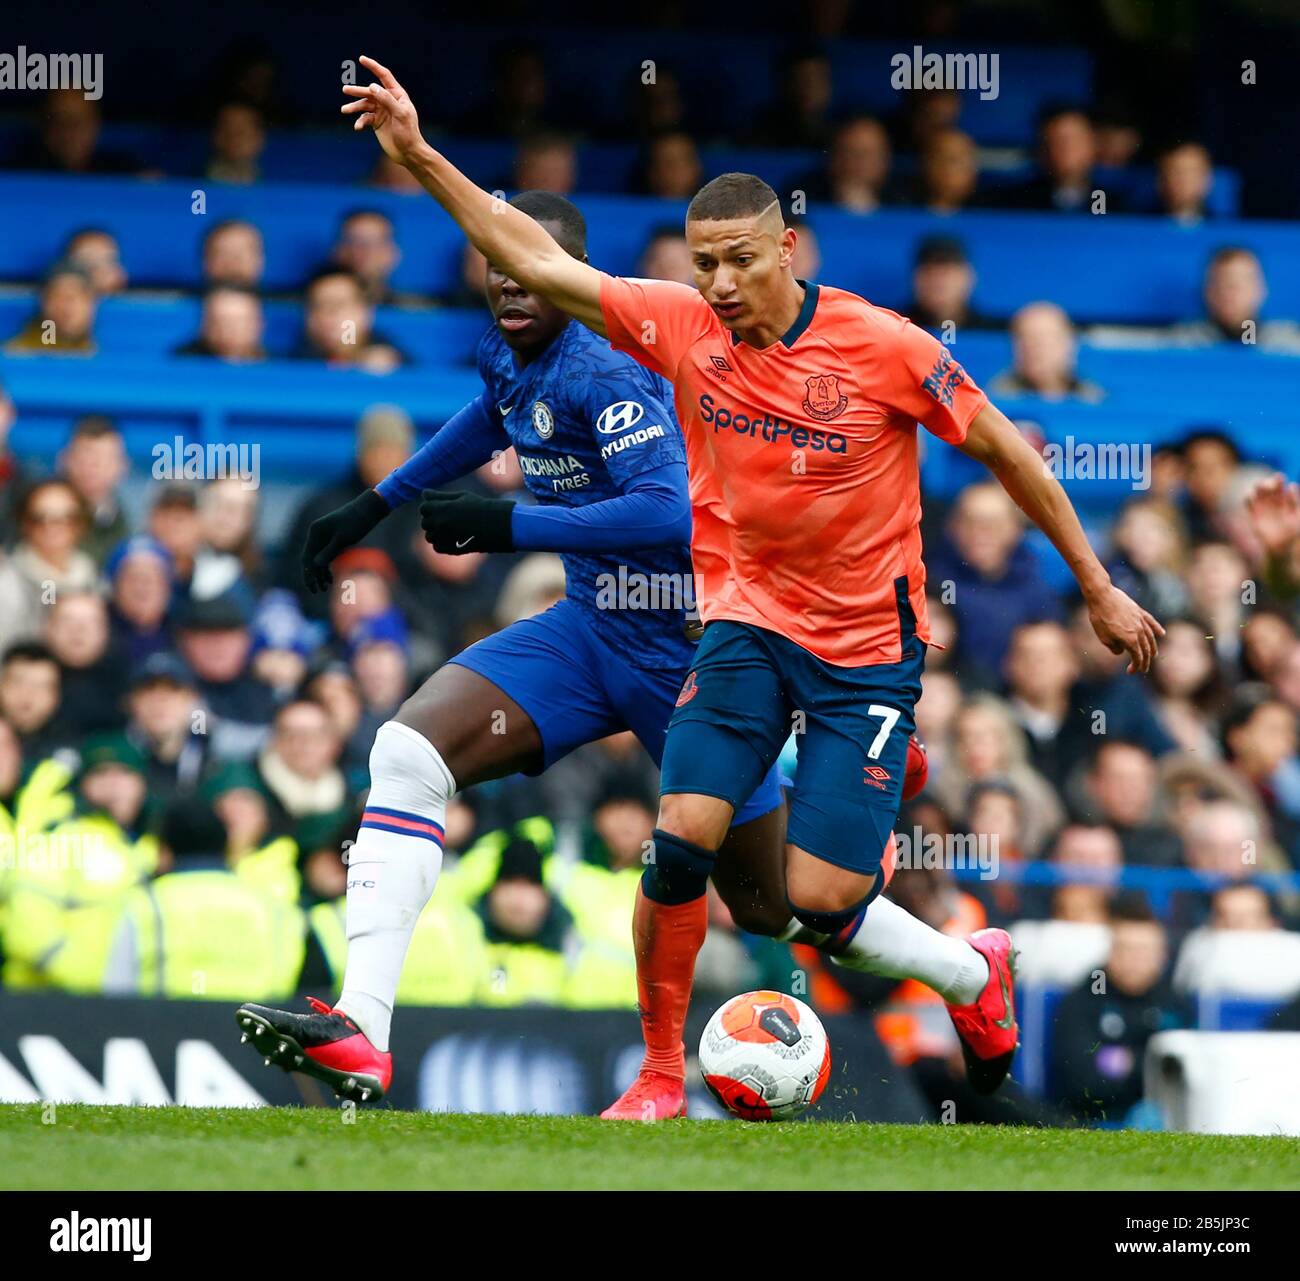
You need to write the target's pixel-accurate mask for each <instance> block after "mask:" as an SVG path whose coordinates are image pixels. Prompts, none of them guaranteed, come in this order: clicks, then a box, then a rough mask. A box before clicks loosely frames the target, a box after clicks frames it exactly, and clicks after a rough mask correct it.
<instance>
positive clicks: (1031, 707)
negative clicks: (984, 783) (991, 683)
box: [1005, 619, 1092, 789]
mask: <svg viewBox="0 0 1300 1281" xmlns="http://www.w3.org/2000/svg"><path fill="white" fill-rule="evenodd" d="M1005 670H1006V677H1007V686H1008V694H1009V696H1010V702H1011V710H1012V713H1013V714H1014V715H1015V718H1016V720H1017V721H1018V722H1019V723H1020V728H1021V729H1023V730H1024V731H1025V735H1026V738H1027V740H1028V743H1029V763H1030V764H1031V765H1032V766H1033V767H1034V768H1035V769H1036V770H1038V772H1039V773H1040V774H1042V775H1043V776H1044V777H1045V778H1046V779H1047V780H1048V781H1049V782H1050V783H1052V784H1053V785H1054V786H1055V787H1056V788H1058V789H1059V788H1061V787H1063V786H1064V784H1065V779H1066V776H1067V775H1068V774H1069V772H1070V769H1071V768H1072V767H1073V766H1074V765H1075V764H1077V763H1078V761H1079V758H1080V756H1081V755H1082V754H1084V753H1086V752H1087V751H1089V750H1090V748H1091V746H1092V744H1091V743H1090V742H1089V741H1088V740H1089V737H1090V735H1089V732H1088V731H1089V724H1088V721H1089V717H1088V715H1087V710H1086V709H1085V708H1083V707H1080V706H1079V705H1078V703H1077V701H1076V700H1075V699H1074V698H1072V697H1071V694H1072V692H1073V691H1074V688H1075V686H1076V684H1077V682H1078V680H1079V677H1080V674H1081V673H1080V667H1079V660H1078V656H1077V655H1076V654H1075V652H1074V648H1073V646H1072V645H1071V644H1070V634H1069V632H1067V631H1066V630H1065V628H1064V627H1063V626H1062V625H1061V624H1060V623H1057V622H1052V621H1050V620H1046V619H1045V620H1043V621H1042V622H1037V623H1025V624H1023V625H1021V626H1020V627H1017V628H1016V630H1015V631H1014V632H1013V633H1012V636H1011V647H1010V648H1009V649H1008V650H1007V657H1006V663H1005Z"/></svg>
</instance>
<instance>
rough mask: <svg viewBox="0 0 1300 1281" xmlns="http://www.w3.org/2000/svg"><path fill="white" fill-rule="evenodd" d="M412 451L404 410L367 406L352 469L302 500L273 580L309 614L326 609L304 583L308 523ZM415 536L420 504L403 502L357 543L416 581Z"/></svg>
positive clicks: (410, 429)
mask: <svg viewBox="0 0 1300 1281" xmlns="http://www.w3.org/2000/svg"><path fill="white" fill-rule="evenodd" d="M414 451H415V427H414V424H412V422H411V419H410V418H409V416H408V415H407V413H406V411H405V410H403V409H400V408H398V407H397V406H396V405H372V406H371V408H369V409H368V410H366V412H365V413H364V414H363V415H362V416H361V419H360V421H359V422H358V423H357V435H356V453H355V461H354V463H353V466H352V469H351V470H350V471H349V472H348V473H347V474H346V475H344V476H341V477H339V478H337V479H336V480H334V481H332V482H330V483H327V484H325V485H323V486H321V487H320V488H319V489H317V490H315V491H314V492H312V493H310V494H308V496H307V497H306V498H305V499H304V500H303V503H302V505H301V506H300V507H299V508H298V512H297V515H296V516H295V517H294V519H293V522H292V524H291V525H290V527H289V530H288V532H287V533H286V535H285V538H284V542H283V544H282V546H283V556H282V559H281V562H280V566H279V571H278V573H277V574H276V581H277V582H278V583H279V584H280V585H281V586H283V587H287V588H289V589H290V590H291V591H292V592H293V593H294V594H295V595H296V596H297V597H298V600H299V603H300V605H301V607H302V609H303V612H304V613H305V614H306V615H307V616H308V617H309V618H323V617H324V615H325V609H326V602H325V601H324V600H323V599H322V598H321V597H319V596H312V595H310V594H309V593H308V592H307V590H306V588H305V587H304V586H303V579H302V549H303V547H304V545H305V544H306V542H307V531H308V530H309V529H310V528H311V524H312V522H313V521H314V520H317V519H318V518H319V517H321V516H325V515H327V514H328V513H330V512H332V511H334V510H336V509H337V508H339V507H342V506H343V504H344V503H349V502H351V501H352V500H353V499H354V498H355V497H356V496H357V495H358V494H359V493H361V491H362V490H363V489H373V488H374V487H375V486H376V485H377V484H379V482H380V481H381V480H383V479H384V477H385V476H387V475H388V474H389V472H391V471H393V470H394V469H395V468H397V467H399V466H401V464H402V463H404V462H405V461H406V460H407V459H408V458H409V457H410V456H411V454H412V453H413V452H414ZM417 539H418V540H419V543H420V544H421V545H422V546H425V547H427V546H428V544H427V543H425V542H424V537H423V533H422V531H421V530H420V513H419V504H418V503H408V504H407V505H406V506H405V507H402V508H399V509H398V510H397V511H395V512H393V513H392V514H391V515H390V516H388V517H387V518H386V519H385V520H383V521H381V522H380V523H379V524H378V525H377V526H375V528H374V529H373V530H371V532H370V533H369V534H368V535H367V536H366V538H364V539H363V540H362V541H361V543H360V544H359V546H361V547H376V548H381V549H382V550H383V551H384V552H385V553H386V554H387V556H388V559H389V561H390V562H391V563H393V564H395V565H398V566H400V567H401V569H400V570H399V572H401V573H403V574H405V575H407V576H409V577H410V578H411V579H412V580H413V581H418V580H419V579H420V578H421V577H422V575H420V573H419V570H418V569H417V568H415V567H414V561H413V556H412V552H411V548H412V546H413V544H414V542H415V540H417ZM429 550H430V551H432V548H430V549H429ZM465 559H472V558H468V557H467V558H465Z"/></svg>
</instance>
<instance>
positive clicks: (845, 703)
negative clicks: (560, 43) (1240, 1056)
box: [343, 58, 1163, 1120]
mask: <svg viewBox="0 0 1300 1281" xmlns="http://www.w3.org/2000/svg"><path fill="white" fill-rule="evenodd" d="M361 61H362V65H364V66H366V67H368V68H369V69H370V71H371V72H372V73H373V74H374V75H375V77H376V81H375V83H372V84H370V85H366V86H346V87H345V88H344V91H343V92H344V94H345V95H347V96H348V97H349V98H350V99H351V101H350V102H348V103H347V104H345V105H344V107H343V111H344V112H345V113H347V114H350V115H353V116H354V117H355V122H356V127H357V128H358V129H364V128H369V129H372V130H373V131H374V132H375V134H376V136H377V137H378V140H379V142H380V144H381V146H382V147H383V148H384V150H385V152H386V153H387V154H388V155H389V156H390V157H391V158H392V159H394V160H396V161H398V162H399V163H401V164H403V165H405V166H406V167H407V168H408V169H409V170H410V171H411V173H413V174H414V175H415V177H416V178H417V179H418V180H419V181H420V183H421V184H422V185H423V186H424V188H425V189H426V190H427V191H428V192H429V193H430V194H431V195H432V196H433V197H434V198H435V199H436V200H437V201H438V202H439V203H440V204H441V205H442V206H443V208H444V209H446V210H447V212H448V213H449V214H451V216H452V217H453V218H454V219H455V220H456V222H457V223H459V225H460V226H461V228H462V229H463V230H464V232H465V234H466V235H467V236H468V237H469V239H470V240H471V241H472V242H473V243H474V244H475V245H476V246H477V247H478V249H479V250H480V251H481V252H482V253H483V254H484V255H485V256H486V258H487V259H488V261H489V262H491V263H493V264H495V265H496V266H497V267H499V268H500V269H502V270H504V271H506V272H507V273H508V274H509V275H510V276H511V277H512V278H513V279H515V280H517V281H519V282H520V283H521V284H522V285H524V286H525V287H526V288H527V289H529V290H530V291H531V292H533V293H535V294H538V295H540V296H542V297H545V298H547V299H549V300H550V301H551V302H553V303H554V304H555V305H557V306H558V307H560V308H561V309H563V310H564V311H566V312H568V313H569V314H570V315H571V316H574V317H575V318H576V319H578V320H579V321H581V322H582V323H583V324H585V325H587V326H588V327H589V328H591V329H593V330H595V331H596V332H597V333H600V334H603V335H605V336H607V337H608V338H609V340H610V342H611V344H612V345H613V346H614V347H616V348H618V349H620V350H623V351H626V352H628V353H629V354H631V355H632V356H633V357H635V358H636V359H637V360H639V361H641V362H642V363H643V364H645V365H647V366H648V367H649V368H651V369H653V370H655V371H656V372H657V373H660V374H662V375H663V376H664V377H666V378H668V379H670V380H671V381H672V383H673V386H674V392H675V401H676V407H677V416H678V419H679V421H680V422H681V424H682V429H683V432H684V435H685V439H686V446H687V462H688V468H689V472H690V495H691V507H692V517H693V524H694V531H693V535H692V542H691V555H692V560H693V562H694V570H695V574H696V577H697V579H698V580H699V581H700V583H701V592H700V595H701V600H700V609H701V615H702V617H703V619H704V621H705V624H706V627H705V631H704V637H703V639H702V640H701V642H700V646H699V650H698V652H697V655H696V662H695V665H694V667H693V669H692V671H691V672H690V673H689V675H688V676H687V678H686V681H685V683H684V685H683V687H682V692H681V694H680V696H679V698H678V706H677V711H676V713H675V715H674V717H673V721H672V724H671V726H670V729H669V733H668V742H667V747H666V749H665V753H664V760H663V779H662V787H661V793H662V795H661V800H660V809H659V819H658V826H657V827H656V830H655V835H654V857H653V859H652V860H651V861H650V863H649V864H648V866H647V868H646V872H645V875H644V877H643V879H642V884H641V892H640V894H639V896H638V901H637V908H636V915H635V921H634V935H635V942H636V951H637V970H638V983H639V993H640V1003H641V1014H642V1029H643V1032H644V1034H645V1039H646V1056H645V1060H644V1062H643V1066H642V1070H641V1073H640V1075H639V1076H638V1078H637V1079H636V1081H635V1082H633V1084H632V1085H631V1086H630V1087H629V1089H628V1090H627V1091H626V1092H625V1093H624V1095H623V1096H622V1098H620V1099H619V1100H618V1101H617V1102H616V1103H615V1104H614V1105H613V1106H612V1107H611V1108H609V1109H608V1110H607V1111H606V1112H605V1114H604V1115H606V1116H609V1117H613V1118H620V1119H621V1118H626V1119H636V1120H656V1119H659V1118H662V1117H670V1116H679V1115H682V1114H683V1112H684V1110H685V1093H684V1088H683V1078H684V1074H685V1072H684V1069H685V1055H684V1049H683V1046H682V1041H681V1034H682V1027H683V1024H684V1020H685V1015H686V1006H687V1003H688V1001H689V997H690V987H691V980H692V976H693V973H694V963H695V955H696V952H697V951H698V949H699V947H700V944H701V943H702V941H703V938H704V932H705V926H706V912H705V899H704V892H705V888H706V885H707V880H708V877H709V875H710V873H711V871H712V870H713V866H714V860H715V857H716V851H717V850H718V847H719V845H720V844H721V842H722V840H723V837H724V836H725V834H726V831H727V827H728V824H729V822H730V820H731V816H732V814H733V812H734V810H735V808H736V806H737V804H739V802H740V801H741V800H743V798H744V797H746V796H747V795H748V794H749V792H750V791H752V790H753V787H754V785H755V784H756V782H757V780H758V779H760V778H761V777H762V776H763V773H764V772H765V771H766V770H767V769H768V767H769V766H770V765H771V763H772V761H773V760H774V759H775V758H776V754H777V753H778V752H779V750H780V748H781V746H782V744H783V743H784V741H785V739H786V737H787V735H788V734H789V733H790V731H791V728H792V724H794V725H795V726H799V727H801V729H802V732H801V734H800V737H799V767H798V778H797V783H796V787H795V789H794V792H793V797H792V800H791V803H790V807H789V820H788V827H787V833H786V837H787V845H786V851H785V894H786V898H787V903H788V910H784V911H782V912H781V913H780V915H782V917H783V919H784V920H785V921H786V922H788V925H787V926H786V927H785V928H784V929H782V928H780V927H776V928H774V929H773V930H772V932H773V933H775V934H777V935H778V936H779V937H783V938H788V939H791V940H792V941H811V942H813V943H815V944H816V945H818V946H821V947H822V948H824V949H825V950H827V951H829V952H831V953H832V954H833V955H834V956H835V958H836V959H837V960H838V961H839V962H840V963H841V964H845V965H849V966H852V967H854V968H860V969H866V970H869V971H871V972H873V973H878V974H883V975H887V976H891V977H898V978H905V977H912V978H917V979H919V980H921V981H922V982H925V983H926V984H927V985H929V986H930V987H932V988H934V989H935V990H936V991H937V992H939V994H940V995H941V996H942V997H943V998H944V1000H945V1001H946V1002H947V1005H948V1009H949V1013H950V1015H951V1017H952V1021H953V1023H954V1026H955V1027H956V1029H957V1034H958V1037H959V1039H960V1042H961V1047H962V1051H963V1054H964V1056H965V1059H966V1064H967V1072H968V1077H969V1079H970V1081H971V1083H972V1084H973V1085H974V1086H975V1088H977V1089H980V1090H984V1091H988V1090H992V1089H995V1088H996V1087H997V1086H998V1084H1000V1083H1001V1081H1002V1080H1003V1078H1004V1077H1005V1075H1006V1073H1007V1071H1008V1069H1009V1067H1010V1063H1011V1059H1012V1056H1013V1054H1014V1051H1015V1047H1016V1040H1017V1030H1016V1021H1015V1012H1014V1004H1013V999H1014V998H1013V977H1012V964H1013V955H1014V954H1013V950H1012V948H1011V940H1010V938H1009V937H1008V936H1007V934H1006V932H1005V931H1003V930H980V931H977V932H976V933H975V934H973V935H971V936H970V938H968V939H965V940H962V939H952V938H949V937H947V936H946V935H943V934H941V933H940V932H939V931H936V930H932V929H930V927H929V926H927V925H925V924H923V923H922V922H920V921H918V920H917V919H916V918H914V917H912V916H910V915H909V914H908V913H907V912H905V911H904V910H903V909H902V908H900V907H898V906H897V905H896V904H894V903H892V902H890V901H889V900H888V899H880V898H878V897H877V896H878V895H879V893H880V890H881V889H882V888H883V887H884V885H885V883H886V882H887V880H888V878H889V873H890V871H891V870H892V863H891V850H892V828H893V823H894V820H895V818H896V817H897V811H898V805H899V801H900V798H901V794H902V787H903V779H904V775H905V771H906V768H907V759H908V740H909V736H910V734H911V731H912V729H913V727H914V722H913V708H914V706H915V703H916V699H917V698H918V697H919V695H920V689H921V670H922V667H923V664H924V657H925V647H926V645H927V644H928V643H929V639H930V632H929V624H928V621H927V618H926V608H925V569H924V566H923V565H922V562H921V538H920V518H921V502H920V475H919V470H918V465H917V432H916V428H917V424H918V423H920V424H922V425H923V426H924V427H926V428H927V429H928V430H929V431H931V432H933V433H934V434H935V435H937V436H939V437H941V438H942V439H944V440H946V441H948V442H949V443H950V444H952V445H955V446H956V447H957V448H959V449H961V450H963V451H964V452H965V453H967V454H969V455H970V456H971V457H973V458H975V459H978V460H979V461H980V462H982V463H984V464H985V465H986V466H988V467H989V468H990V470H991V471H992V472H993V474H994V475H995V476H996V477H997V478H998V480H999V481H1000V482H1001V483H1002V485H1003V486H1004V487H1005V488H1006V490H1007V492H1008V493H1009V494H1010V495H1011V497H1012V498H1013V499H1014V500H1015V501H1016V502H1017V503H1018V504H1019V506H1020V507H1021V508H1022V510H1023V511H1024V512H1025V513H1026V515H1027V516H1028V517H1029V518H1030V519H1031V520H1033V521H1034V523H1035V524H1036V525H1038V527H1039V528H1040V529H1042V530H1043V531H1044V532H1045V533H1046V534H1047V536H1048V537H1049V538H1050V539H1051V540H1052V542H1053V544H1054V545H1055V546H1056V547H1057V549H1058V550H1059V551H1060V553H1061V555H1062V556H1063V557H1064V558H1065V560H1066V562H1067V563H1068V564H1069V566H1070V568H1071V569H1072V570H1073V572H1074V575H1075V577H1076V579H1077V580H1078V583H1079V587H1080V590H1081V592H1082V593H1083V597H1084V599H1085V601H1086V602H1087V604H1088V608H1089V612H1090V616H1091V619H1092V624H1093V627H1094V629H1095V630H1096V632H1097V635H1098V636H1099V637H1100V639H1101V640H1102V641H1103V642H1104V643H1105V644H1106V645H1107V646H1108V647H1109V648H1110V649H1111V650H1112V651H1113V652H1115V653H1127V654H1128V656H1129V660H1130V664H1129V670H1130V671H1139V672H1145V671H1147V670H1148V668H1149V667H1150V664H1151V660H1152V659H1153V658H1154V656H1155V653H1156V644H1157V637H1158V636H1159V635H1162V634H1163V629H1162V628H1161V626H1160V624H1159V623H1158V622H1157V621H1156V620H1155V619H1154V618H1152V617H1151V615H1150V614H1148V613H1147V612H1146V611H1145V610H1143V609H1141V608H1139V607H1138V605H1136V604H1135V603H1134V602H1133V601H1132V600H1130V599H1129V597H1128V596H1126V595H1125V594H1124V593H1123V592H1122V591H1120V590H1119V589H1118V588H1116V587H1115V586H1114V585H1113V584H1112V583H1111V582H1110V579H1109V577H1108V575H1107V574H1106V571H1105V570H1104V568H1103V567H1102V565H1101V563H1100V562H1099V561H1098V559H1097V557H1096V555H1095V554H1094V553H1093V551H1092V548H1091V547H1090V546H1089V544H1088V541H1087V538H1086V537H1085V535H1084V533H1083V530H1082V528H1081V527H1080V524H1079V521H1078V518H1077V516H1076V515H1075V512H1074V510H1073V508H1072V507H1071V505H1070V502H1069V499H1068V498H1067V497H1066V495H1065V492H1064V491H1063V490H1062V488H1061V486H1060V485H1059V483H1058V482H1057V481H1056V480H1055V479H1054V478H1053V477H1052V476H1051V475H1050V473H1049V472H1048V470H1047V469H1046V468H1045V467H1044V465H1043V462H1042V459H1041V458H1040V457H1039V455H1038V454H1037V453H1036V452H1035V451H1034V449H1033V448H1032V447H1031V446H1030V445H1029V444H1028V443H1027V442H1025V441H1024V440H1023V439H1022V438H1021V436H1020V434H1019V432H1018V431H1017V430H1016V429H1015V427H1014V425H1013V424H1012V423H1011V422H1010V421H1009V420H1008V419H1007V418H1006V417H1005V416H1004V415H1003V414H1001V413H1000V412H999V411H998V410H997V409H996V408H994V406H992V405H991V404H989V402H988V399H987V397H986V396H985V395H984V393H983V392H982V391H980V390H979V388H978V387H976V386H975V384H974V383H973V382H972V381H971V380H970V378H969V377H968V376H967V375H966V373H965V371H964V370H963V369H962V367H961V366H960V365H959V364H958V363H957V362H956V361H955V360H954V359H953V358H952V356H951V355H950V354H949V353H948V351H947V350H946V349H945V348H943V347H942V346H940V344H939V343H938V342H937V341H936V340H935V339H934V338H932V337H931V336H930V335H928V334H927V333H925V332H924V331H923V330H921V329H919V328H917V327H916V326H914V325H912V324H911V323H910V322H909V321H908V320H906V319H905V318H904V317H902V316H899V315H897V314H895V313H894V312H891V311H887V310H885V309H884V308H881V307H875V306H873V305H872V304H871V303H869V302H867V301H866V300H865V299H862V298H860V297H858V296H856V295H854V294H850V293H847V292H845V291H844V290H840V289H833V288H830V287H829V286H818V285H816V284H812V283H809V282H806V281H801V280H797V279H795V276H794V274H793V272H792V271H791V267H790V263H791V259H792V257H793V254H794V247H795V232H794V231H793V230H792V229H790V228H788V227H786V226H785V223H784V220H783V218H782V215H781V210H780V204H779V202H778V200H777V198H776V195H775V193H774V192H773V191H772V189H771V188H770V187H768V186H767V184H766V183H764V182H763V181H762V180H761V179H759V178H756V177H754V176H753V175H750V174H725V175H723V176H722V177H720V178H717V179H714V181H713V182H711V183H709V184H708V185H707V186H706V187H704V188H703V189H702V190H701V191H700V192H699V193H698V194H697V195H696V197H695V199H694V200H692V202H691V204H690V207H689V209H688V211H687V216H686V238H687V242H688V244H689V246H690V250H691V254H692V257H693V260H694V263H695V277H696V285H697V288H695V289H692V288H690V287H689V286H686V285H680V284H676V283H671V282H665V281H648V280H630V279H619V278H616V277H612V276H608V275H606V274H604V273H602V272H600V271H598V270H596V269H595V268H593V267H591V266H590V265H588V264H587V263H585V262H580V261H578V260H577V259H575V258H573V257H572V256H571V255H569V254H567V253H566V252H565V251H564V250H563V249H562V248H561V247H560V246H559V245H557V244H556V243H555V241H554V240H552V239H551V237H550V235H549V234H548V233H547V232H546V231H545V229H544V228H542V227H541V226H539V224H538V223H536V222H534V221H533V220H532V219H530V218H528V217H527V216H525V215H523V214H520V213H519V212H518V211H517V210H513V209H511V208H510V207H509V206H508V205H506V204H504V203H503V202H501V201H500V200H497V199H494V198H493V197H492V196H491V195H489V194H488V193H487V192H485V191H483V190H481V189H480V188H478V187H477V186H475V184H474V183H472V182H471V181H470V180H469V179H468V178H466V177H465V176H464V174H462V173H460V172H459V171H458V170H457V169H456V168H455V167H454V166H453V165H452V164H451V163H450V162H449V161H448V160H447V159H446V158H445V157H444V156H442V155H440V154H439V153H438V152H437V151H435V150H433V148H431V147H430V146H429V145H428V144H427V143H426V142H425V141H424V139H423V137H422V136H421V134H420V130H419V121H418V118H417V115H416V112H415V108H414V106H413V105H412V103H411V101H410V99H409V97H408V96H407V95H406V93H405V91H404V90H403V89H402V87H401V86H400V85H399V84H398V82H397V81H396V79H395V78H394V77H393V75H392V73H391V72H389V71H388V70H387V68H385V67H382V66H380V65H379V64H378V63H376V62H374V61H373V60H372V59H368V58H363V59H362V60H361ZM768 893H769V897H770V891H769V892H768ZM766 906H767V908H768V909H769V910H770V909H772V907H773V905H772V904H771V903H770V902H769V903H768V904H767V905H766ZM780 906H781V907H782V908H785V907H786V905H780ZM868 909H870V910H868Z"/></svg>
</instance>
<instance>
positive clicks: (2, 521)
mask: <svg viewBox="0 0 1300 1281" xmlns="http://www.w3.org/2000/svg"><path fill="white" fill-rule="evenodd" d="M17 418H18V411H17V410H16V409H15V408H14V402H13V401H12V399H10V396H9V393H8V392H7V391H5V389H4V386H3V385H0V544H7V543H8V542H9V541H10V539H11V538H12V537H13V517H14V504H15V499H16V496H18V495H21V494H22V493H23V492H24V491H25V490H26V488H27V484H28V482H27V477H26V473H25V472H24V470H23V465H22V462H21V461H20V460H19V458H18V456H17V455H16V454H15V453H14V452H13V450H12V449H10V447H9V433H10V431H12V430H13V425H14V423H15V421H16V420H17Z"/></svg>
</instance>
